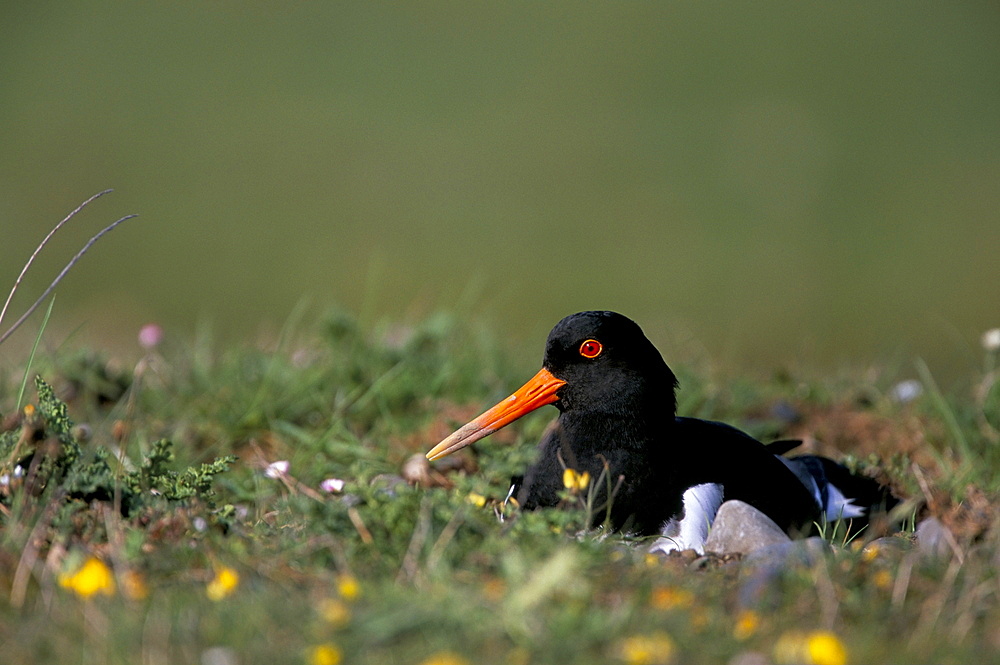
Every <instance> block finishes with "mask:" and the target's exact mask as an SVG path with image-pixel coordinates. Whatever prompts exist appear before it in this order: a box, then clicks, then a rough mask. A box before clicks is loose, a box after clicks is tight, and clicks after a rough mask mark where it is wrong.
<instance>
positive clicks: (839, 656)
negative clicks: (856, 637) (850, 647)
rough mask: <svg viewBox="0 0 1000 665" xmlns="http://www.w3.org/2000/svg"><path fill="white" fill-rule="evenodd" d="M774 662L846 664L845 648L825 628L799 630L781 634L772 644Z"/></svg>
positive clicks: (838, 639)
mask: <svg viewBox="0 0 1000 665" xmlns="http://www.w3.org/2000/svg"><path fill="white" fill-rule="evenodd" d="M774 662H775V663H778V664H779V665H791V664H792V663H795V664H797V665H802V664H805V665H846V663H847V649H846V648H845V647H844V643H843V642H841V641H840V638H839V637H837V636H836V635H835V634H833V633H831V632H830V631H827V630H814V631H812V632H810V633H805V632H802V631H799V630H793V631H789V632H787V633H784V634H783V635H781V637H779V638H778V641H777V642H775V644H774Z"/></svg>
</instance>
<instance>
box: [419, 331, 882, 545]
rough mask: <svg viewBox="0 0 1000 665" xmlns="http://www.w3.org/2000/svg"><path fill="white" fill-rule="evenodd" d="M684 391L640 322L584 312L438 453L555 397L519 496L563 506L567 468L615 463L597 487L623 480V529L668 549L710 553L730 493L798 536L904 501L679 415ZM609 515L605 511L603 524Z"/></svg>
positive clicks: (819, 464)
mask: <svg viewBox="0 0 1000 665" xmlns="http://www.w3.org/2000/svg"><path fill="white" fill-rule="evenodd" d="M676 388H677V379H676V377H675V376H674V373H673V372H672V371H671V370H670V368H669V367H668V366H667V364H666V363H665V362H664V361H663V357H662V356H661V355H660V352H659V351H658V350H657V349H656V347H655V346H653V344H652V343H651V342H650V341H649V340H648V339H647V338H646V336H645V335H644V334H643V332H642V329H641V328H640V327H639V326H638V325H637V324H636V323H635V322H634V321H632V320H631V319H629V318H627V317H625V316H623V315H621V314H617V313H615V312H596V311H595V312H580V313H579V314H573V315H571V316H568V317H566V318H565V319H563V320H562V321H560V322H559V323H558V324H556V326H555V327H554V328H553V329H552V332H550V333H549V337H548V340H547V341H546V345H545V356H544V359H543V362H542V369H541V370H540V371H539V372H538V373H537V374H536V375H535V376H534V377H532V378H531V379H530V380H529V381H528V382H527V383H526V384H524V386H522V387H521V388H519V389H518V390H517V391H516V392H515V393H514V394H513V395H511V396H510V397H508V398H507V399H505V400H503V401H501V402H500V403H499V404H497V405H496V406H494V407H493V408H491V409H489V410H488V411H486V412H485V413H483V414H482V415H480V416H479V417H477V418H476V419H475V420H472V421H471V422H469V423H468V424H466V425H464V426H463V427H461V428H459V429H458V430H457V431H455V432H454V433H453V434H451V435H450V436H448V437H447V438H445V439H444V440H443V441H441V442H440V443H439V444H437V445H436V446H435V447H434V448H433V449H432V450H431V451H430V452H428V453H427V457H428V458H429V459H431V460H435V459H438V458H441V457H444V456H445V455H449V454H451V453H453V452H455V451H457V450H459V449H461V448H464V447H465V446H468V445H470V444H472V443H475V442H476V441H478V440H480V439H482V438H483V437H485V436H487V435H489V434H491V433H492V432H495V431H496V430H498V429H500V428H501V427H504V426H505V425H508V424H510V423H511V422H513V421H515V420H517V419H518V418H520V417H522V416H524V415H525V414H527V413H529V412H531V411H533V410H535V409H537V408H539V407H541V406H544V405H546V404H554V405H555V407H556V408H557V409H559V412H560V413H559V417H558V419H557V420H556V421H555V422H554V423H553V424H552V425H551V426H550V427H549V428H548V429H547V430H546V432H545V434H544V436H543V437H542V440H541V442H540V444H539V450H538V457H537V461H536V462H535V463H534V464H532V465H531V466H529V467H528V469H527V470H526V471H525V473H524V475H523V477H520V478H516V479H515V480H514V484H513V485H512V487H511V493H510V494H509V495H508V496H513V497H515V498H516V499H517V501H518V503H519V504H520V506H521V508H522V509H526V510H531V509H535V508H540V507H547V506H555V505H557V504H558V503H559V502H560V494H561V493H562V492H563V489H564V488H563V473H564V470H565V469H566V468H571V469H574V470H576V471H577V472H579V473H581V474H582V473H583V472H587V473H589V474H590V478H591V479H592V480H593V479H597V478H599V477H601V473H602V472H604V471H605V469H607V473H608V474H610V475H609V476H604V478H605V479H607V478H608V477H610V479H611V482H610V483H604V482H602V483H599V484H598V486H597V487H595V490H596V493H597V495H596V498H597V503H598V504H600V503H601V502H607V501H608V500H609V493H608V485H610V486H612V487H613V489H612V491H611V493H610V514H609V515H608V517H610V526H611V528H613V529H615V530H619V531H623V532H628V533H633V534H636V535H643V536H652V535H661V536H664V537H665V539H660V541H658V546H657V547H658V549H661V550H668V551H669V550H672V549H687V548H693V549H697V550H701V548H702V545H703V543H704V540H705V538H706V536H707V533H708V528H709V526H710V524H711V522H712V520H713V519H714V517H715V513H716V511H717V509H718V507H719V506H720V505H721V504H722V502H723V501H727V500H730V499H739V500H741V501H744V502H746V503H749V504H750V505H752V506H754V507H756V508H757V509H758V510H760V511H762V512H763V513H764V514H765V515H767V516H768V517H770V518H771V519H772V520H774V522H775V523H777V524H778V526H779V527H781V528H782V529H784V530H785V531H786V532H789V533H790V534H793V535H794V534H797V533H804V532H806V531H809V530H810V529H811V528H812V526H813V524H814V523H815V522H817V521H818V520H820V519H822V516H823V515H825V516H826V517H827V518H828V519H830V520H837V519H840V518H854V519H857V520H862V521H863V520H864V519H865V518H866V516H867V514H868V512H869V511H870V510H872V509H873V508H875V507H876V506H877V505H878V504H880V503H881V504H885V503H886V502H887V501H891V500H892V499H891V497H890V495H888V493H887V492H886V491H885V490H884V488H881V487H880V486H879V485H878V484H877V483H876V482H875V481H873V480H871V479H868V478H862V477H859V476H854V475H852V474H851V473H850V472H848V470H847V469H845V468H844V467H842V466H840V465H838V464H836V463H835V462H833V461H831V460H829V459H826V458H823V457H818V456H815V455H806V456H802V457H798V458H791V459H785V458H784V457H782V456H781V455H782V453H784V452H787V450H788V449H789V448H790V447H793V445H791V444H788V443H787V442H777V443H775V444H772V447H771V448H769V447H768V446H765V445H764V444H762V443H761V442H759V441H757V440H756V439H754V438H753V437H751V436H749V435H748V434H745V433H744V432H741V431H740V430H738V429H736V428H734V427H731V426H729V425H726V424H723V423H719V422H711V421H706V420H699V419H696V418H683V417H677V416H676V406H677V401H676V397H675V390H676ZM792 443H795V442H792ZM834 481H836V482H838V483H839V484H834ZM848 490H850V492H849V491H848ZM604 518H605V513H601V514H600V515H597V516H595V521H596V522H600V521H602V520H603V519H604Z"/></svg>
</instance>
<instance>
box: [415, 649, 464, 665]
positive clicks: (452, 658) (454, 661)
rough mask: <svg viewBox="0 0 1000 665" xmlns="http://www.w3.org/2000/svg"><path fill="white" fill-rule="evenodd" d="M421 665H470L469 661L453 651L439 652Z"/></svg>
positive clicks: (421, 662)
mask: <svg viewBox="0 0 1000 665" xmlns="http://www.w3.org/2000/svg"><path fill="white" fill-rule="evenodd" d="M420 665H469V661H468V660H466V659H465V658H463V657H462V656H459V655H458V654H457V653H452V652H451V651H438V652H437V653H432V654H431V655H430V656H428V657H427V658H424V659H423V660H422V661H420Z"/></svg>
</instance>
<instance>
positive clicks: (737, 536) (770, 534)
mask: <svg viewBox="0 0 1000 665" xmlns="http://www.w3.org/2000/svg"><path fill="white" fill-rule="evenodd" d="M788 542H791V539H790V538H789V537H788V535H787V534H786V533H785V532H784V531H782V530H781V528H780V527H779V526H778V525H777V524H775V523H774V521H773V520H772V519H771V518H769V517H768V516H767V515H765V514H764V513H762V512H760V511H759V510H757V509H756V508H754V507H753V506H751V505H749V504H746V503H744V502H742V501H726V502H725V503H723V504H722V505H721V506H720V507H719V512H718V513H717V514H716V515H715V521H714V522H712V529H711V531H710V532H709V534H708V538H707V539H706V540H705V551H706V552H718V553H721V554H729V553H734V552H741V553H744V554H747V553H750V552H753V551H755V550H759V549H760V548H762V547H767V546H769V545H775V544H777V543H788Z"/></svg>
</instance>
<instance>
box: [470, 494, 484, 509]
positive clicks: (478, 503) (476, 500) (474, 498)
mask: <svg viewBox="0 0 1000 665" xmlns="http://www.w3.org/2000/svg"><path fill="white" fill-rule="evenodd" d="M465 500H466V501H468V502H469V503H471V504H472V505H473V506H475V507H476V508H482V507H483V506H485V505H486V497H485V496H483V495H482V494H476V493H475V492H469V495H468V496H466V497H465Z"/></svg>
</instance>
